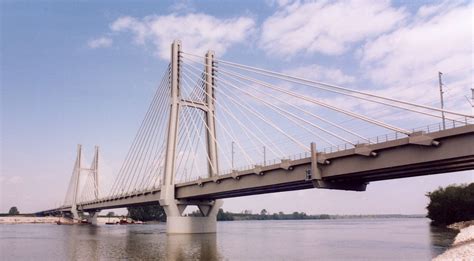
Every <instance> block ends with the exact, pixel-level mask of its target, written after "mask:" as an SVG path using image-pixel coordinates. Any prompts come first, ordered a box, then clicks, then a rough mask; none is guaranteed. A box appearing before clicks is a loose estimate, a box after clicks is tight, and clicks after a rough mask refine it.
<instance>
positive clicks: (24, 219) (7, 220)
mask: <svg viewBox="0 0 474 261" xmlns="http://www.w3.org/2000/svg"><path fill="white" fill-rule="evenodd" d="M288 215H290V214H288ZM257 216H258V215H257V214H254V215H252V214H251V215H250V216H249V215H247V216H246V215H245V214H242V215H241V216H240V217H237V218H235V219H233V220H218V221H264V220H281V221H289V220H331V219H333V220H334V219H371V218H374V219H383V218H426V217H425V216H424V215H396V214H395V215H393V214H390V215H329V217H328V218H317V216H312V215H311V216H306V217H305V218H290V217H288V218H284V219H272V218H265V219H264V218H261V217H260V218H259V217H257ZM269 216H271V215H269ZM121 218H122V217H121V216H116V217H107V216H99V218H98V223H99V224H105V223H106V222H115V221H119V220H120V219H121ZM58 221H61V222H62V223H68V222H69V221H70V220H69V219H67V218H64V217H53V216H48V217H37V216H34V215H31V214H23V215H14V216H9V215H1V216H0V224H56V223H57V222H58ZM147 223H148V224H157V222H156V221H150V222H147ZM159 223H162V222H159ZM163 223H164V222H163Z"/></svg>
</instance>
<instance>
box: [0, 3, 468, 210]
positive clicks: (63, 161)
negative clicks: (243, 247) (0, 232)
mask: <svg viewBox="0 0 474 261" xmlns="http://www.w3.org/2000/svg"><path fill="white" fill-rule="evenodd" d="M473 17H474V16H473V3H472V2H471V1H364V0H361V1H314V2H313V1H312V2H306V1H271V0H267V1H159V2H158V1H133V2H132V1H74V2H72V1H1V25H0V26H1V31H0V33H1V57H0V59H1V63H0V64H1V69H0V71H1V74H0V78H1V173H0V212H7V211H8V209H9V208H10V207H11V206H17V207H18V208H19V210H20V211H21V212H33V211H38V210H42V209H47V208H52V207H56V206H58V205H60V204H61V203H62V202H63V200H64V197H65V194H66V190H67V185H68V183H69V179H70V175H71V172H72V168H73V164H74V159H75V150H76V145H77V144H82V145H83V147H84V150H85V162H88V161H90V160H91V159H92V153H93V147H94V145H100V147H101V155H102V156H101V159H102V160H101V170H100V171H101V175H102V178H103V179H104V180H105V179H106V180H109V181H110V180H113V178H114V177H115V175H116V173H117V171H118V169H119V168H120V166H121V164H122V162H123V160H124V157H125V155H126V153H127V151H128V148H129V147H130V144H131V142H132V139H133V137H134V135H135V133H136V131H137V129H138V127H139V126H140V122H141V121H142V119H143V117H144V115H145V112H146V110H147V108H148V104H149V103H150V102H151V100H152V97H153V95H154V93H155V91H156V87H157V84H158V82H159V80H160V79H161V76H162V75H163V72H164V70H165V69H166V67H167V65H168V62H169V52H170V44H171V42H172V41H173V40H174V39H180V40H181V41H182V43H183V50H185V51H186V52H190V53H195V54H199V55H202V54H204V53H205V52H206V51H207V50H214V51H215V52H216V55H217V56H218V57H219V58H222V59H225V60H228V61H235V62H238V63H242V64H247V65H252V66H255V67H259V68H266V69H270V70H273V71H278V72H284V73H288V74H293V75H299V76H301V75H303V76H306V77H309V78H311V79H314V80H318V81H323V82H328V83H333V84H338V85H342V86H345V87H348V88H353V89H356V90H363V91H370V92H373V93H377V94H381V95H386V96H389V97H393V98H396V99H401V100H408V101H413V102H417V103H421V104H427V105H431V106H439V91H438V78H437V77H438V72H443V81H444V83H445V91H446V92H445V106H446V108H447V109H450V110H456V111H460V112H464V113H472V111H471V106H470V104H469V103H468V101H467V99H466V96H470V88H473V75H474V74H473V70H474V65H473V62H474V56H473V48H474V44H473V43H474V40H473V28H474V27H473V19H474V18H473ZM289 88H293V87H289ZM323 98H324V99H325V100H326V101H327V102H329V103H331V104H334V105H337V106H341V107H343V108H346V109H353V110H358V111H363V112H365V113H372V115H374V117H375V116H378V117H383V118H384V119H386V120H387V121H389V122H391V123H394V124H395V123H399V122H401V121H403V124H405V126H411V127H417V126H422V125H424V124H427V123H433V121H428V120H427V121H421V120H420V121H419V120H418V118H410V116H408V115H406V116H405V115H401V114H390V115H389V114H380V113H381V112H380V110H378V107H371V106H369V105H367V104H362V105H360V104H355V103H354V102H352V101H349V100H347V99H345V98H344V97H333V96H323ZM407 119H410V120H409V121H408V120H407ZM435 122H436V121H435ZM347 126H350V125H347ZM353 127H355V128H358V130H360V131H367V132H370V130H367V129H364V128H363V127H362V126H358V125H354V126H353ZM372 134H376V135H379V134H380V133H370V135H372ZM473 180H474V172H473V171H466V172H457V173H448V174H441V175H433V176H425V177H416V178H409V179H399V180H391V181H381V182H374V183H371V184H369V186H368V188H367V191H366V192H346V191H333V190H316V189H313V190H304V191H295V192H284V193H276V194H267V195H259V196H248V197H242V198H235V199H226V200H225V203H224V206H223V207H224V209H225V210H229V211H237V212H240V211H242V210H244V209H249V210H252V211H254V212H259V211H260V210H261V209H263V208H265V209H267V210H268V211H269V212H278V211H284V212H293V211H304V212H306V213H310V214H318V213H329V214H385V213H401V214H423V213H425V212H426V210H425V207H426V205H427V203H428V200H427V198H426V196H425V194H426V193H427V192H429V191H432V190H434V189H436V188H438V187H439V186H446V185H449V184H461V183H469V182H472V181H473Z"/></svg>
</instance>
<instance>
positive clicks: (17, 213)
mask: <svg viewBox="0 0 474 261" xmlns="http://www.w3.org/2000/svg"><path fill="white" fill-rule="evenodd" d="M19 214H20V211H18V208H17V207H11V208H10V210H9V211H8V215H11V216H13V215H19Z"/></svg>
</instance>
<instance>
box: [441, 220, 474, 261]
mask: <svg viewBox="0 0 474 261" xmlns="http://www.w3.org/2000/svg"><path fill="white" fill-rule="evenodd" d="M471 222H472V221H471ZM433 260H434V261H445V260H449V261H451V260H463V261H464V260H466V261H474V225H472V224H471V225H470V226H468V227H464V228H461V229H460V232H459V234H458V235H457V236H456V238H455V239H454V242H453V245H452V246H451V247H450V248H449V249H448V250H446V252H444V253H443V254H441V255H439V256H437V257H435V258H434V259H433Z"/></svg>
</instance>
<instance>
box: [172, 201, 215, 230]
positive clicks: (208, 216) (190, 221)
mask: <svg viewBox="0 0 474 261" xmlns="http://www.w3.org/2000/svg"><path fill="white" fill-rule="evenodd" d="M222 204H223V201H222V200H214V201H206V202H181V201H178V200H176V201H175V202H174V203H173V204H168V205H165V206H163V208H164V209H165V212H166V232H167V233H168V234H202V233H216V231H217V212H218V211H219V208H220V207H221V206H222ZM189 205H196V206H197V207H198V208H199V210H200V212H201V214H202V216H197V217H194V216H193V217H190V216H183V212H184V210H185V208H186V206H189Z"/></svg>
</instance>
